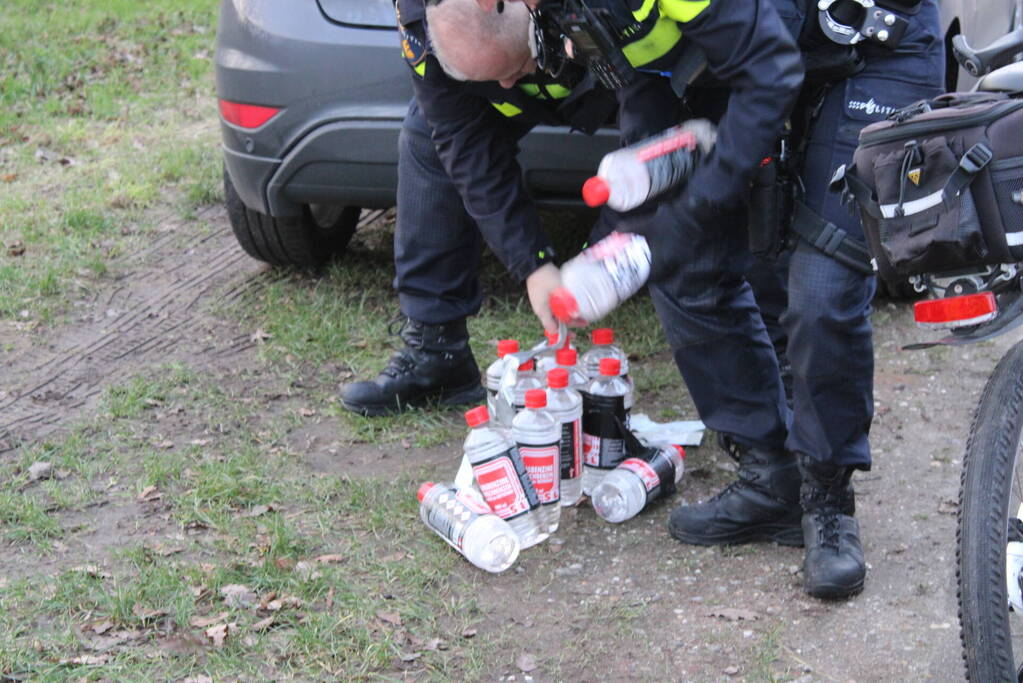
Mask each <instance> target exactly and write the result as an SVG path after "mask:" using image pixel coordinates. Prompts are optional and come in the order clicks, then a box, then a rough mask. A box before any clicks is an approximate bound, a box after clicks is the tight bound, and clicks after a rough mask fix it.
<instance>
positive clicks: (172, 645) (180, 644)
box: [156, 633, 206, 657]
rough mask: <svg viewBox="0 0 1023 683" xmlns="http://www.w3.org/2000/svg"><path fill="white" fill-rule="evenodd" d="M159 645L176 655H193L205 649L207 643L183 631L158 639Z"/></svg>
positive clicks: (165, 650)
mask: <svg viewBox="0 0 1023 683" xmlns="http://www.w3.org/2000/svg"><path fill="white" fill-rule="evenodd" d="M156 644H157V647H159V648H160V649H161V650H163V651H164V652H168V653H170V654H172V655H175V656H180V657H191V656H193V655H197V654H199V653H201V652H202V651H203V649H204V648H205V647H206V643H205V642H203V641H202V640H199V639H198V638H197V637H195V636H191V635H188V634H187V633H181V634H178V635H174V636H170V637H169V638H164V639H163V640H159V641H157V643H156Z"/></svg>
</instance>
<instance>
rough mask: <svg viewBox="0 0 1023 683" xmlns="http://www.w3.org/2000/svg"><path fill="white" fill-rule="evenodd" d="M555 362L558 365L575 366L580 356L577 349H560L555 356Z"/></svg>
mask: <svg viewBox="0 0 1023 683" xmlns="http://www.w3.org/2000/svg"><path fill="white" fill-rule="evenodd" d="M554 362H555V363H557V364H558V365H575V364H576V363H578V362H579V354H578V353H576V350H575V349H569V348H564V349H558V350H557V352H556V353H555V354H554Z"/></svg>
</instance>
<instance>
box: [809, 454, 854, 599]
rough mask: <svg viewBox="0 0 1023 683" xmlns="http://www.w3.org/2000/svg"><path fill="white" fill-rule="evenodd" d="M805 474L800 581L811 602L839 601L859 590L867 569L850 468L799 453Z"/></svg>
mask: <svg viewBox="0 0 1023 683" xmlns="http://www.w3.org/2000/svg"><path fill="white" fill-rule="evenodd" d="M799 470H800V472H802V475H803V485H802V488H801V489H800V502H801V503H802V506H803V539H804V541H805V543H806V556H805V558H804V560H803V581H804V585H805V588H806V592H807V593H809V594H810V595H812V596H814V597H815V598H825V599H831V600H836V599H841V598H848V597H850V596H852V595H856V594H857V593H859V592H860V591H862V590H863V579H864V577H865V576H866V574H867V566H866V563H865V562H864V560H863V548H862V547H861V545H860V526H859V524H858V523H857V522H856V520H855V519H854V518H853V514H855V512H856V500H855V496H854V494H853V488H852V485H851V484H850V483H849V480H850V478H851V477H852V473H853V470H852V468H851V467H836V466H835V465H827V464H824V463H820V462H817V461H815V460H813V459H812V458H810V457H808V456H806V455H803V454H800V455H799Z"/></svg>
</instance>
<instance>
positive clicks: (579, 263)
mask: <svg viewBox="0 0 1023 683" xmlns="http://www.w3.org/2000/svg"><path fill="white" fill-rule="evenodd" d="M648 277H650V246H649V245H648V244H647V242H646V239H644V238H643V237H642V236H640V235H635V234H632V233H625V232H612V233H611V234H610V235H608V236H607V237H605V238H604V239H602V240H600V241H599V242H597V243H596V244H594V245H593V246H591V247H589V248H588V249H586V250H584V251H583V252H582V253H581V254H579V255H578V256H576V257H575V258H573V259H571V260H570V261H568V262H567V263H565V265H563V266H562V267H561V287H558V288H557V289H555V290H554V291H553V292H551V296H550V300H549V302H550V306H551V313H553V314H554V317H555V318H557V319H558V320H560V321H562V322H564V323H570V324H572V325H585V324H589V323H592V322H596V321H597V320H600V319H601V318H603V317H604V316H605V315H607V314H608V313H610V312H611V311H613V310H614V309H615V308H617V307H618V306H619V305H621V303H622V302H624V301H625V300H626V299H628V298H629V297H630V296H632V295H633V294H635V293H636V292H638V291H639V290H640V288H641V287H642V286H643V285H644V284H645V283H646V281H647V278H648Z"/></svg>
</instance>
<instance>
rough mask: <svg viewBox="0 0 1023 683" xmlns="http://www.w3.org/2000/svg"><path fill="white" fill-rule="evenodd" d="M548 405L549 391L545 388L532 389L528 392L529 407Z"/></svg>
mask: <svg viewBox="0 0 1023 683" xmlns="http://www.w3.org/2000/svg"><path fill="white" fill-rule="evenodd" d="M546 405H547V392H546V391H544V390H543V389H530V390H529V391H527V392H526V407H527V408H543V407H544V406H546Z"/></svg>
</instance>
